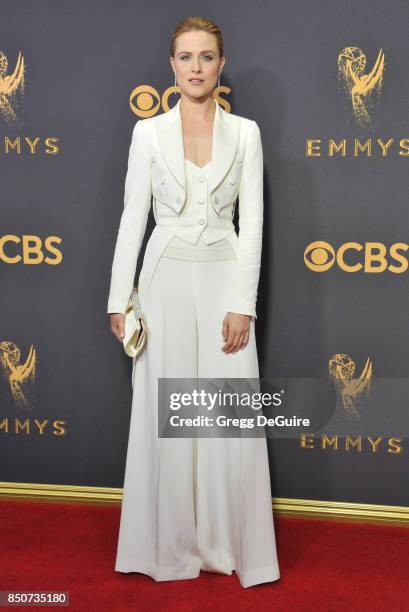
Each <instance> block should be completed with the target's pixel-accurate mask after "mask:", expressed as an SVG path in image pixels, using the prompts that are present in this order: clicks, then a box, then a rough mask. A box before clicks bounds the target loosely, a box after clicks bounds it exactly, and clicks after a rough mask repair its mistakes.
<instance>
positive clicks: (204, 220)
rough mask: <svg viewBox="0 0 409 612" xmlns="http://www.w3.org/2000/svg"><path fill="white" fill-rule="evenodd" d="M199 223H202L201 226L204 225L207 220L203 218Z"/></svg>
mask: <svg viewBox="0 0 409 612" xmlns="http://www.w3.org/2000/svg"><path fill="white" fill-rule="evenodd" d="M199 223H200V225H203V224H204V223H206V219H203V217H201V218H200V219H199Z"/></svg>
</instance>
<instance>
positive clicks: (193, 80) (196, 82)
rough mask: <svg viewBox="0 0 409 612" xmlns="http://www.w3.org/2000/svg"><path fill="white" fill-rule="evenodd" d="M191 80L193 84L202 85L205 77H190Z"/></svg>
mask: <svg viewBox="0 0 409 612" xmlns="http://www.w3.org/2000/svg"><path fill="white" fill-rule="evenodd" d="M189 81H190V82H191V83H192V85H200V84H201V83H203V79H189Z"/></svg>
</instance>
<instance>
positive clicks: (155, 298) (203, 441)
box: [115, 160, 280, 587]
mask: <svg viewBox="0 0 409 612" xmlns="http://www.w3.org/2000/svg"><path fill="white" fill-rule="evenodd" d="M208 168H209V164H207V166H205V167H203V168H199V167H198V166H196V165H195V164H193V163H192V162H190V161H188V160H186V179H187V185H188V197H194V182H193V180H192V179H193V178H194V177H195V176H196V173H197V172H201V173H202V174H205V175H206V169H208ZM157 236H158V234H156V233H155V231H154V232H153V233H152V235H151V237H150V239H149V242H148V245H147V250H146V252H145V253H149V252H150V251H154V250H155V245H154V244H153V243H154V241H155V240H160V238H157ZM175 238H176V237H175ZM175 238H174V239H172V240H171V241H170V242H169V247H168V248H167V249H166V248H165V250H164V251H163V253H162V256H161V257H160V259H159V261H158V262H157V264H156V266H155V269H154V273H153V275H152V278H151V281H150V284H149V290H148V291H147V294H146V295H145V300H144V304H143V309H144V313H145V316H146V321H147V327H148V342H147V348H146V350H145V352H144V353H143V354H142V355H141V356H140V357H139V358H138V359H137V360H136V361H135V360H134V362H133V372H132V384H133V400H132V413H131V422H130V431H129V440H128V450H127V457H126V470H125V479H124V490H123V503H122V512H121V522H120V530H119V539H118V549H117V558H116V564H115V570H116V571H118V572H141V573H144V574H147V575H149V576H151V577H152V578H153V579H154V580H156V581H158V582H159V581H164V580H181V579H189V578H195V577H197V576H199V574H200V571H201V570H204V571H211V572H220V573H224V574H231V573H232V571H233V570H235V572H236V574H237V576H238V578H239V581H240V584H241V586H242V587H249V586H252V585H254V584H259V583H262V582H270V581H275V580H277V579H278V578H279V577H280V571H279V566H278V560H277V550H276V540H275V532H274V524H273V512H272V500H271V487H270V475H269V465H268V454H267V444H266V439H265V438H215V437H214V438H200V437H198V438H177V439H174V438H159V437H158V409H157V387H158V377H167V378H196V377H199V378H218V377H231V378H241V377H243V378H258V376H259V369H258V358H257V349H256V340H255V321H254V319H253V318H252V319H251V320H250V336H249V342H248V345H247V346H246V348H245V349H243V350H239V351H238V352H237V353H234V354H227V355H226V354H225V353H224V352H223V351H222V346H223V344H224V341H223V337H222V322H223V319H224V316H225V314H226V312H227V307H226V303H227V292H226V287H227V285H228V281H229V278H231V275H232V272H233V269H234V265H235V261H234V259H233V258H232V257H231V256H230V253H231V252H233V251H229V249H231V247H229V243H228V242H227V241H225V240H224V241H223V244H222V245H221V244H218V243H215V244H214V245H206V243H205V242H204V241H198V243H197V248H198V249H202V250H203V249H204V248H207V249H209V258H205V259H208V260H203V258H202V259H198V260H194V259H185V258H184V254H183V253H182V255H181V258H180V259H178V258H176V257H177V250H176V248H175V247H177V246H178V245H179V250H180V249H181V250H183V248H182V242H183V241H181V240H180V239H178V240H176V239H175ZM216 245H217V246H216ZM212 247H213V248H212ZM186 248H189V249H190V252H191V249H192V245H191V244H188V243H186ZM193 248H194V247H193ZM171 249H172V250H171ZM220 249H222V250H223V249H224V250H223V253H224V255H223V257H226V258H224V259H218V257H219V256H218V255H215V251H216V250H218V253H219V254H220V253H221V250H220ZM167 255H168V256H167ZM145 257H146V258H148V257H149V256H148V255H145ZM144 265H145V260H144ZM149 265H151V264H149ZM143 274H144V270H143V268H142V271H141V275H140V279H141V278H142V277H143Z"/></svg>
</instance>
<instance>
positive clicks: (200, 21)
mask: <svg viewBox="0 0 409 612" xmlns="http://www.w3.org/2000/svg"><path fill="white" fill-rule="evenodd" d="M194 30H201V31H203V32H209V33H210V34H214V35H215V36H216V40H217V47H218V49H219V55H220V57H222V56H223V37H222V33H221V32H220V29H219V28H218V26H217V25H216V24H215V23H213V21H210V20H209V19H206V18H205V17H198V16H195V17H186V18H185V19H183V21H181V22H180V23H178V24H177V26H176V28H175V31H174V32H173V36H172V40H171V44H170V50H169V52H170V55H171V57H173V56H174V53H175V48H176V39H177V37H178V36H180V34H183V33H184V32H192V31H194Z"/></svg>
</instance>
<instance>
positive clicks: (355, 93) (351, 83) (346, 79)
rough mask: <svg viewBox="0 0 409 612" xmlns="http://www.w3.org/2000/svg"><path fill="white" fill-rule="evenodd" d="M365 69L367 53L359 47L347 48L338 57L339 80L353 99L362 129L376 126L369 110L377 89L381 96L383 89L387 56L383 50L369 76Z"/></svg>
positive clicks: (353, 109) (354, 110) (356, 118)
mask: <svg viewBox="0 0 409 612" xmlns="http://www.w3.org/2000/svg"><path fill="white" fill-rule="evenodd" d="M365 67H366V57H365V53H364V52H363V51H362V50H361V49H359V48H358V47H346V48H345V49H344V50H343V51H341V53H340V54H339V55H338V80H339V81H340V82H341V83H342V84H343V86H344V90H345V93H346V95H347V96H348V98H350V99H351V103H352V111H353V115H354V117H355V120H356V121H357V123H358V124H359V125H361V126H362V127H367V126H370V125H374V122H373V121H372V119H371V117H370V114H369V110H370V109H371V107H372V99H371V95H372V93H373V91H374V90H375V89H376V90H377V92H378V94H380V93H381V91H382V87H383V74H384V71H385V55H384V53H383V51H382V49H381V50H380V51H379V54H378V57H377V58H376V62H375V64H374V66H373V68H372V70H371V71H370V72H369V73H368V74H365V73H364V70H365Z"/></svg>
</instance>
